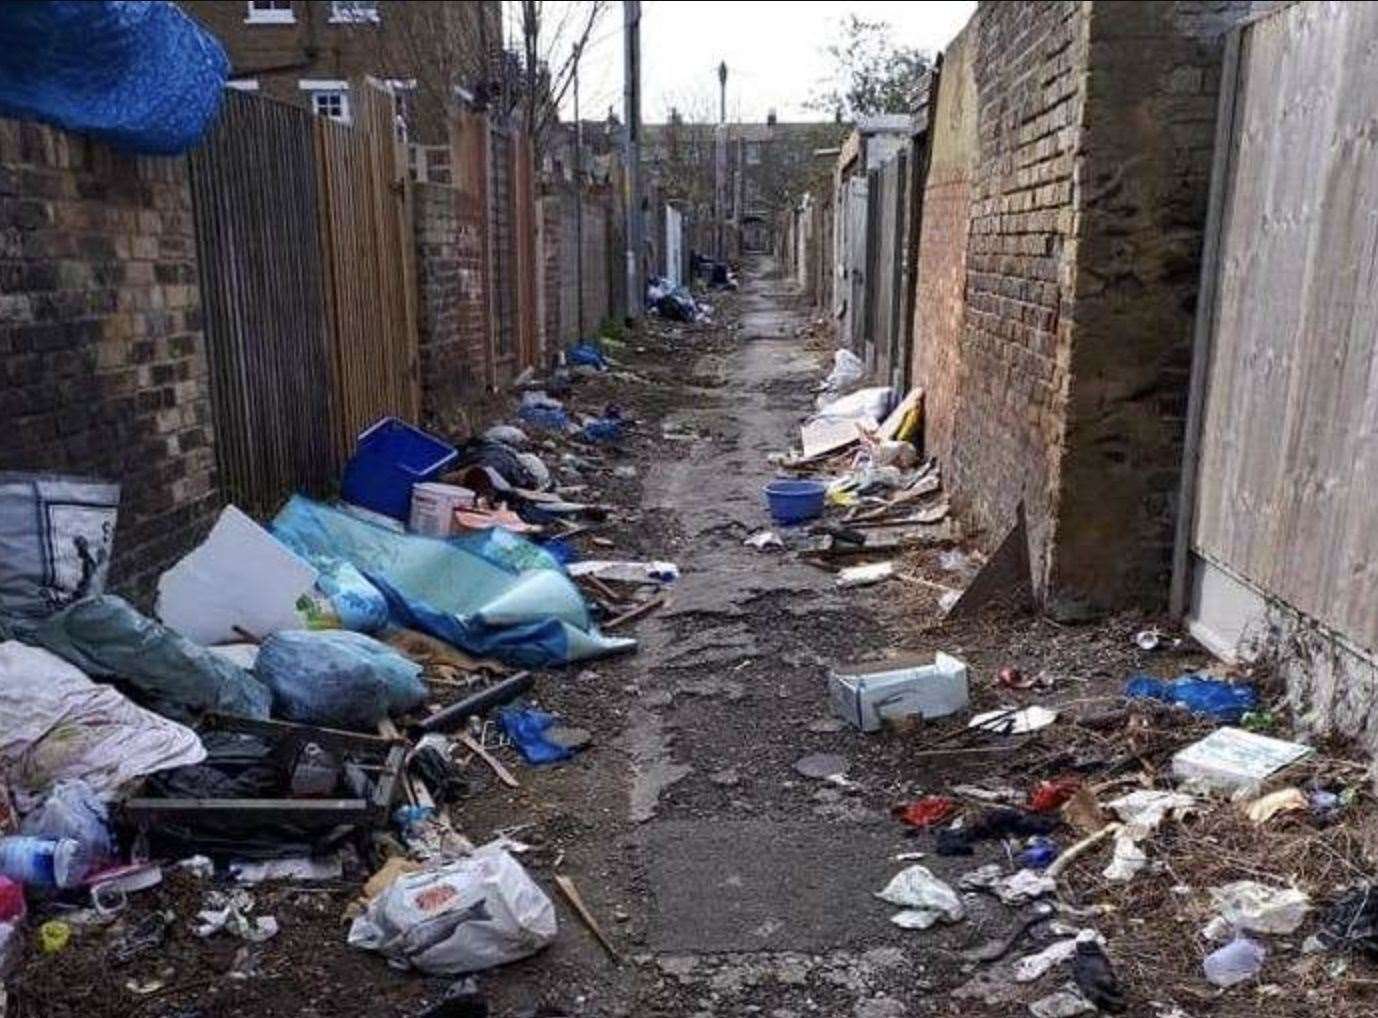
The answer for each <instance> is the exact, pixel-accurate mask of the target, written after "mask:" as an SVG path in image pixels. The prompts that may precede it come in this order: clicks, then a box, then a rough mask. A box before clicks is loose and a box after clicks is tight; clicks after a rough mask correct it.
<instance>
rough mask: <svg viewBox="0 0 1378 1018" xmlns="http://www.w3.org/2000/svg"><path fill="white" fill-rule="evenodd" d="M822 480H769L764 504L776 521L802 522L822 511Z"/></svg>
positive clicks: (824, 488) (823, 490)
mask: <svg viewBox="0 0 1378 1018" xmlns="http://www.w3.org/2000/svg"><path fill="white" fill-rule="evenodd" d="M827 490H828V486H827V485H826V484H824V483H823V482H822V481H771V482H770V483H769V484H767V485H766V504H767V505H769V506H770V515H771V516H774V517H775V522H777V523H785V524H789V523H802V522H804V520H811V519H813V518H814V517H815V516H818V515H819V514H821V513H822V512H823V494H824V493H825V492H826V491H827Z"/></svg>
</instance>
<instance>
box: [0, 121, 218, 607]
mask: <svg viewBox="0 0 1378 1018" xmlns="http://www.w3.org/2000/svg"><path fill="white" fill-rule="evenodd" d="M203 342H204V341H203V336H202V329H201V310H200V296H199V290H198V286H197V274H196V246H195V240H194V236H193V229H192V218H191V196H190V192H189V190H188V186H187V175H186V166H185V163H184V162H182V161H181V160H155V159H147V158H139V159H136V158H132V157H127V156H121V155H117V154H115V153H113V152H112V151H110V150H109V149H107V148H105V147H103V146H100V145H96V144H94V143H92V142H89V141H87V140H85V139H82V138H80V137H77V136H75V135H69V134H65V133H63V132H60V131H56V130H52V129H49V128H45V127H41V126H38V125H35V124H32V123H18V122H15V121H9V120H0V422H3V425H4V426H3V427H2V428H0V465H3V467H4V468H6V469H16V470H57V471H62V472H66V473H75V474H85V475H94V476H100V477H104V478H108V479H111V480H116V481H119V482H120V483H121V484H122V485H123V494H122V499H121V503H120V514H119V527H118V530H117V532H116V537H115V558H114V562H113V564H112V569H111V583H112V585H113V586H114V587H115V588H117V589H119V590H121V591H122V592H124V593H127V594H130V595H131V596H133V597H134V598H135V599H136V600H140V601H143V602H144V603H147V601H148V600H149V595H150V594H151V591H152V588H153V583H154V581H155V580H156V578H157V576H158V574H159V573H160V572H161V571H162V569H164V568H165V567H166V566H167V565H169V564H170V563H171V562H173V561H174V560H175V559H177V558H178V557H180V556H181V555H182V554H183V553H185V552H186V551H187V550H188V549H189V548H190V547H191V546H192V545H193V544H194V543H195V542H196V541H197V540H199V538H200V537H201V536H202V534H203V533H204V530H205V528H206V526H207V525H208V523H209V521H210V520H211V518H212V516H213V514H214V513H215V511H216V509H217V508H218V499H219V496H218V492H217V490H216V483H215V459H214V450H213V444H212V433H211V425H210V407H209V404H208V400H207V392H206V374H207V372H206V361H205V352H204V346H203Z"/></svg>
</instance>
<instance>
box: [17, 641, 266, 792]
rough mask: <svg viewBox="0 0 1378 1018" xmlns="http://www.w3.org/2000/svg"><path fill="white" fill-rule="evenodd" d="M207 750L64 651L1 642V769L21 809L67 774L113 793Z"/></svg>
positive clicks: (191, 761) (185, 730)
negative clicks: (92, 676) (69, 660)
mask: <svg viewBox="0 0 1378 1018" xmlns="http://www.w3.org/2000/svg"><path fill="white" fill-rule="evenodd" d="M265 692H266V691H265ZM205 755H206V752H205V750H204V749H202V748H201V742H200V740H199V739H198V738H197V737H196V733H195V732H193V731H191V730H190V729H188V728H184V727H182V726H181V725H179V724H177V723H176V722H175V721H169V720H168V719H167V718H163V717H159V716H158V715H157V714H154V713H152V712H151V711H146V710H144V709H143V708H142V707H137V706H135V705H134V704H133V703H131V702H130V701H129V700H128V699H126V698H125V697H124V696H122V695H121V694H120V693H119V692H117V691H116V690H114V689H112V688H111V687H109V686H102V685H97V684H96V683H94V682H92V681H91V680H90V679H88V678H87V677H86V676H85V675H83V674H82V673H81V672H80V671H79V670H78V669H76V668H74V667H73V666H72V665H70V664H68V663H67V662H66V661H63V660H62V659H61V658H59V657H58V656H57V655H55V654H52V653H50V652H49V651H46V650H44V649H42V648H40V647H30V646H28V645H27V644H23V643H20V642H18V641H17V640H8V641H5V642H3V643H0V771H2V772H3V778H4V780H5V782H6V784H8V785H9V787H10V789H11V791H12V792H13V793H14V799H15V805H16V806H17V807H18V808H19V810H20V812H28V811H29V810H32V809H33V808H34V807H35V806H36V805H37V804H38V801H39V799H40V798H41V797H42V795H43V794H44V793H45V792H46V791H47V790H48V789H50V788H52V787H53V786H54V785H55V784H56V783H57V782H59V781H61V780H63V779H78V778H79V779H81V780H82V781H85V782H86V783H87V784H88V785H89V786H90V787H91V788H92V789H93V790H94V791H95V792H96V793H97V794H101V795H106V794H113V793H114V792H115V791H116V790H118V789H119V788H120V787H121V786H123V785H125V784H126V783H128V782H130V781H134V780H136V779H138V778H142V777H145V776H146V775H149V774H152V773H154V772H156V771H161V770H167V769H168V768H172V767H181V766H184V765H186V764H194V763H199V762H200V761H201V760H202V759H204V757H205Z"/></svg>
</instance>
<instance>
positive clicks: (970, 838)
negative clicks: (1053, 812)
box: [937, 809, 1062, 855]
mask: <svg viewBox="0 0 1378 1018" xmlns="http://www.w3.org/2000/svg"><path fill="white" fill-rule="evenodd" d="M1061 822H1062V820H1061V818H1060V817H1057V816H1048V815H1044V814H1039V813H1025V812H1023V811H1022V810H1017V809H993V810H987V811H986V812H984V813H982V814H980V815H979V816H978V817H976V819H974V820H972V821H971V822H970V823H968V824H966V825H965V826H963V827H959V828H956V829H952V828H948V829H946V830H942V831H939V832H938V844H937V851H938V854H939V855H971V854H972V852H973V848H972V846H973V845H974V844H975V843H976V842H979V841H994V840H995V839H997V838H1004V837H1010V836H1013V837H1020V838H1028V837H1033V836H1034V835H1040V834H1044V835H1046V834H1051V833H1052V832H1053V831H1054V830H1056V829H1057V826H1058V824H1060V823H1061Z"/></svg>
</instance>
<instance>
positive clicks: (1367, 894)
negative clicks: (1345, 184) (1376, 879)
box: [1316, 884, 1378, 958]
mask: <svg viewBox="0 0 1378 1018" xmlns="http://www.w3.org/2000/svg"><path fill="white" fill-rule="evenodd" d="M1316 938H1317V940H1318V941H1319V943H1320V945H1321V946H1322V947H1323V948H1325V949H1328V950H1332V951H1334V950H1351V949H1355V948H1357V949H1359V950H1361V951H1363V952H1364V953H1365V954H1367V955H1368V956H1369V957H1371V958H1378V887H1376V886H1374V885H1372V884H1360V885H1359V886H1358V887H1355V888H1353V889H1352V890H1350V891H1349V892H1348V893H1347V894H1345V895H1344V896H1342V897H1341V898H1340V899H1339V900H1338V901H1336V902H1335V904H1333V905H1331V906H1330V907H1329V908H1328V909H1326V911H1325V914H1324V915H1323V916H1322V917H1321V930H1320V932H1319V933H1318V934H1317V935H1316Z"/></svg>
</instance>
